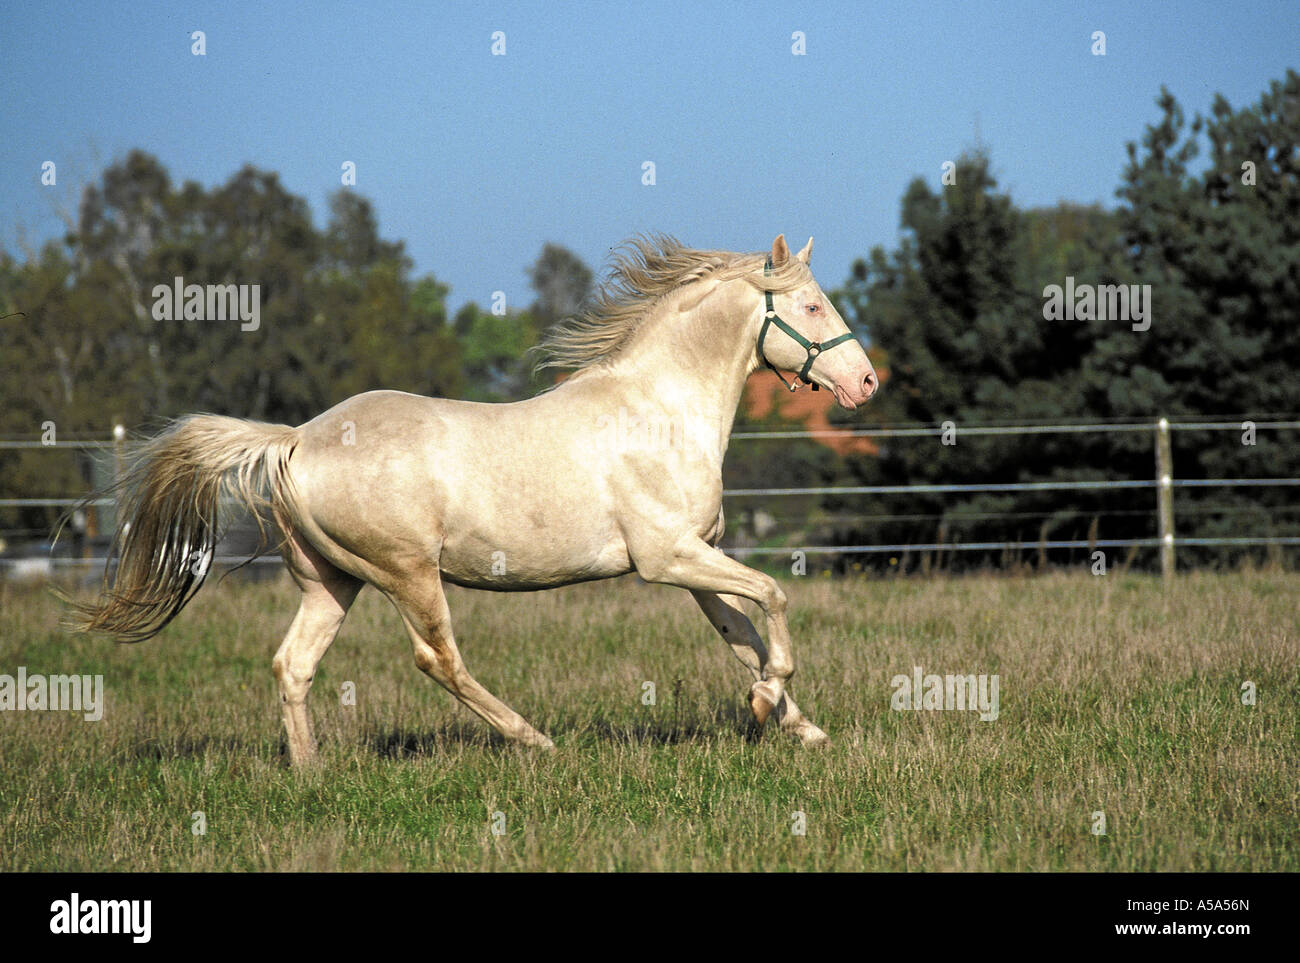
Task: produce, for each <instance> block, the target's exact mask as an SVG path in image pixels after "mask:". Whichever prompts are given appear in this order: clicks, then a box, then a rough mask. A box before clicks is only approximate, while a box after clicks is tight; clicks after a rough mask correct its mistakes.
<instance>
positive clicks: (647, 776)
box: [0, 572, 1300, 871]
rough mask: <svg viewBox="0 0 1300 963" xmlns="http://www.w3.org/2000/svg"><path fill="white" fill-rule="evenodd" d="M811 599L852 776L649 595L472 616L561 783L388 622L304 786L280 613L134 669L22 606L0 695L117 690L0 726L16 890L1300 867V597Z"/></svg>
mask: <svg viewBox="0 0 1300 963" xmlns="http://www.w3.org/2000/svg"><path fill="white" fill-rule="evenodd" d="M786 590H787V592H788V594H789V596H790V601H791V609H790V619H791V630H792V633H793V635H794V639H795V646H796V648H795V653H796V658H797V660H798V666H799V671H798V674H797V676H796V678H795V680H794V682H793V684H792V688H791V691H792V692H793V693H794V694H795V696H796V698H797V699H798V701H799V703H800V705H801V706H802V707H803V709H804V710H805V712H806V713H807V714H808V716H809V717H810V718H811V719H812V720H813V721H814V722H816V723H817V724H818V725H820V726H821V727H822V728H823V729H825V730H826V731H827V732H828V733H829V734H830V736H831V738H832V739H833V740H834V745H833V746H832V747H830V748H829V749H822V750H806V749H803V748H802V747H801V746H799V745H798V743H797V742H795V741H794V740H793V739H790V738H788V737H786V736H784V735H783V734H781V733H780V732H778V731H776V730H775V729H771V728H770V729H769V731H767V732H765V733H762V734H761V736H760V734H758V733H757V732H756V731H755V730H754V728H753V726H752V724H751V722H750V720H749V715H748V711H747V709H746V708H745V702H744V696H745V693H746V691H747V689H748V678H747V675H746V674H745V673H744V670H743V669H742V668H741V666H740V665H739V664H738V663H737V662H735V661H734V659H733V657H732V656H731V654H730V651H729V650H728V649H726V648H725V647H724V646H723V645H722V643H721V641H720V640H719V639H718V638H717V637H716V636H715V635H714V634H713V632H712V630H711V629H709V627H708V625H707V623H706V622H705V621H704V618H703V616H702V615H701V614H700V613H699V611H698V610H697V609H696V608H695V606H694V603H693V602H692V601H691V600H690V598H689V596H688V595H686V593H684V592H682V591H681V590H677V589H670V588H665V587H659V586H646V585H642V584H639V583H638V582H637V581H636V580H634V579H624V580H620V581H617V582H608V583H602V584H593V585H584V586H575V587H572V588H568V589H562V590H559V591H555V592H548V593H540V594H535V595H534V594H520V595H493V594H489V593H479V592H469V591H463V590H455V589H453V590H451V604H452V612H453V616H454V618H455V619H456V627H457V633H458V641H459V644H460V646H461V651H462V653H463V654H464V655H465V658H466V661H467V663H468V665H469V668H470V671H471V672H473V673H474V674H475V676H476V677H477V678H478V679H479V681H481V682H482V683H483V684H484V685H486V686H487V688H488V689H489V690H491V691H492V692H494V693H495V694H497V695H498V696H500V697H501V698H503V699H504V700H505V701H506V702H508V703H509V704H510V705H512V706H513V707H514V708H515V709H517V710H518V711H519V712H521V713H522V714H523V715H524V716H525V717H526V718H527V719H528V720H529V721H530V722H532V723H533V724H534V725H536V726H538V727H539V728H540V729H541V730H542V731H543V732H546V733H547V734H548V735H550V736H551V737H552V738H553V739H554V740H555V742H556V744H557V747H558V748H557V751H556V752H555V753H553V754H545V753H539V752H536V751H529V750H519V749H515V748H513V747H509V746H506V745H503V744H502V743H501V741H500V740H499V739H498V738H497V737H496V736H495V734H493V733H491V732H490V730H489V729H488V728H487V727H486V726H485V725H484V724H483V723H481V722H480V721H479V720H478V718H477V717H475V716H473V715H472V714H471V713H470V712H469V711H468V710H465V709H463V708H461V707H460V706H459V704H458V703H456V702H455V701H454V700H453V699H452V698H451V697H450V696H448V695H447V694H446V693H445V692H443V691H442V690H441V689H439V688H438V687H437V686H435V685H434V684H433V683H432V682H430V681H429V680H428V679H426V678H425V677H424V676H423V675H422V674H420V673H419V671H418V670H416V668H415V666H414V662H413V660H412V657H411V652H410V646H409V643H408V642H407V640H406V636H405V634H404V632H403V630H402V629H401V626H400V623H399V621H398V619H397V616H396V614H395V613H394V612H393V610H392V608H391V606H390V605H389V604H388V603H387V601H386V600H385V599H383V598H382V597H381V596H379V595H378V594H377V593H375V592H374V591H373V590H367V591H366V592H364V593H363V594H362V597H361V599H360V600H359V601H358V603H357V605H356V606H355V607H354V609H353V611H352V614H351V615H350V616H349V619H348V622H347V624H346V625H345V627H344V629H343V632H342V634H341V635H340V637H339V640H338V641H337V642H336V643H335V645H334V647H333V649H332V650H331V651H330V652H329V654H328V655H327V656H326V658H325V661H324V662H323V663H322V667H321V671H320V672H319V674H318V676H317V678H316V683H315V686H314V688H313V691H312V695H311V699H310V702H309V705H310V707H311V710H312V714H313V718H314V720H315V723H316V731H317V736H318V738H319V740H320V742H321V765H320V766H318V767H317V768H315V769H313V770H309V771H306V772H291V771H289V770H288V769H287V768H286V767H285V763H284V757H283V736H282V731H281V723H280V715H279V705H278V697H277V695H276V690H275V685H274V680H273V678H272V675H271V670H270V661H271V655H272V653H273V652H274V650H275V647H276V646H277V645H278V643H279V639H280V637H281V636H282V634H283V633H284V631H285V629H286V628H287V626H288V623H289V620H290V618H291V617H292V614H293V611H294V608H295V605H296V599H295V595H296V593H295V590H294V589H293V587H292V586H291V585H290V584H289V583H287V581H286V582H276V583H273V584H260V585H255V584H249V583H246V582H243V583H241V582H238V581H236V579H235V578H231V579H229V580H227V581H225V582H222V583H220V584H216V585H210V586H209V587H208V588H206V589H205V590H204V592H203V593H202V594H200V596H199V597H198V599H197V600H196V601H195V602H194V603H193V604H192V605H191V607H190V608H189V609H187V610H186V612H185V613H184V614H183V615H182V616H181V617H180V618H179V619H178V620H177V621H176V622H175V623H173V624H172V626H170V627H169V628H168V629H167V630H166V631H165V632H164V633H163V634H162V636H160V637H159V638H157V639H154V640H152V641H150V642H147V643H144V644H141V645H136V646H117V645H114V644H112V643H110V642H107V641H104V640H102V639H96V638H87V637H80V636H72V635H69V634H67V633H65V632H63V631H61V630H60V629H59V627H58V618H59V616H60V608H59V606H58V604H57V603H56V602H55V600H54V599H52V598H51V597H50V596H49V595H48V594H47V593H45V592H44V591H41V590H18V589H14V588H0V673H8V674H10V675H12V674H14V673H15V672H16V670H17V667H18V666H19V665H25V666H26V667H27V670H28V672H29V673H35V672H41V673H46V674H54V673H59V672H77V673H88V674H96V673H102V674H103V676H104V679H105V687H106V690H107V709H106V713H105V717H104V719H103V721H101V722H98V723H88V722H84V721H82V720H81V718H80V716H79V715H74V714H73V713H55V712H44V713H42V712H21V713H19V712H0V870H6V871H12V870H19V871H23V870H62V871H71V870H335V869H341V870H407V869H417V870H723V871H726V870H920V869H926V870H1101V871H1110V870H1292V871H1294V870H1296V869H1300V860H1297V856H1296V854H1297V834H1296V829H1297V813H1300V764H1298V756H1300V749H1298V747H1300V731H1298V730H1300V700H1298V699H1297V694H1298V689H1300V686H1298V678H1297V673H1298V671H1300V670H1298V668H1297V667H1298V666H1300V659H1297V655H1298V654H1300V653H1298V651H1297V650H1298V648H1300V646H1298V644H1297V638H1298V635H1300V633H1298V631H1297V618H1298V616H1297V611H1298V610H1297V605H1296V598H1297V593H1298V591H1300V576H1298V575H1295V574H1288V573H1284V572H1262V573H1260V572H1247V573H1240V574H1230V575H1229V574H1225V575H1212V574H1193V575H1186V576H1182V577H1180V579H1179V580H1178V582H1177V583H1176V584H1175V585H1174V586H1173V587H1172V589H1171V590H1169V591H1168V592H1166V591H1164V590H1163V589H1162V588H1161V586H1160V583H1159V582H1158V580H1154V579H1150V578H1146V577H1130V576H1124V575H1110V576H1105V577H1099V578H1093V577H1092V576H1089V575H1077V576H1076V575H1063V574H1057V575H1048V576H1043V577H1039V578H1030V579H1025V578H1014V579H1012V578H995V577H969V578H961V579H953V580H934V581H927V580H889V581H876V580H873V581H867V580H844V581H838V580H832V579H821V578H812V577H808V578H803V579H791V580H790V581H789V583H788V584H787V585H786ZM913 665H921V666H923V667H924V668H925V670H926V671H927V672H937V673H950V672H951V673H998V674H999V676H1000V679H1001V715H1000V717H999V718H998V719H997V721H994V722H981V721H979V720H978V719H977V717H976V715H975V714H974V713H971V712H895V711H892V710H891V709H890V696H891V694H892V691H893V690H892V689H891V687H890V685H889V680H890V679H891V677H892V676H894V675H895V674H898V673H910V672H911V667H912V666H913ZM679 680H680V681H679ZM1246 680H1249V681H1252V682H1254V683H1255V684H1256V685H1257V686H1258V704H1257V705H1255V706H1253V707H1247V706H1243V705H1242V704H1241V699H1240V687H1241V684H1242V683H1243V682H1244V681H1246ZM344 681H352V682H355V683H356V687H357V695H358V700H357V702H358V704H357V705H356V706H355V707H348V706H343V705H341V704H340V698H339V691H340V686H341V685H342V683H343V682H344ZM644 681H654V682H655V683H656V686H657V695H658V702H657V705H655V706H645V705H643V704H642V701H641V693H642V688H641V686H642V683H643V682H644ZM1097 810H1100V811H1103V812H1104V813H1105V814H1106V820H1107V834H1106V835H1105V836H1095V835H1093V834H1092V833H1090V832H1089V826H1090V820H1091V815H1092V813H1093V812H1094V811H1097ZM196 811H202V812H203V813H204V814H205V816H206V820H207V833H206V834H205V835H203V836H195V835H193V834H192V832H191V814H192V813H194V812H196ZM795 811H802V812H804V813H805V814H806V819H807V831H806V835H802V836H799V835H795V834H794V833H792V832H791V827H792V813H794V812H795ZM494 812H500V813H503V814H504V818H505V834H504V835H501V836H496V835H493V833H492V832H491V828H492V824H491V814H492V813H494Z"/></svg>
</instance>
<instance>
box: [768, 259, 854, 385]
mask: <svg viewBox="0 0 1300 963" xmlns="http://www.w3.org/2000/svg"><path fill="white" fill-rule="evenodd" d="M771 273H772V259H771V258H770V257H769V258H768V259H767V261H766V262H765V263H764V264H763V276H764V277H767V276H769V275H771ZM763 296H764V297H765V298H766V299H767V312H766V314H764V315H763V330H761V331H760V332H759V333H758V356H759V357H760V358H762V359H763V364H765V365H767V366H768V367H769V368H771V369H772V371H773V373H775V374H776V376H777V377H778V378H780V379H781V384H783V385H785V386H786V387H787V388H789V389H790V390H791V391H794V390H796V389H795V386H794V385H792V384H790V382H788V381H786V380H785V377H784V376H783V375H782V374H781V372H780V371H777V369H776V365H774V364H772V362H770V361H768V360H767V355H765V354H764V353H763V339H764V338H766V337H767V329H768V327H769V326H771V325H772V324H775V325H776V326H777V327H778V328H780V329H781V330H782V331H784V332H785V333H786V334H788V335H789V336H790V337H791V338H793V339H794V341H795V343H796V344H798V345H799V347H801V348H803V349H804V351H806V352H807V353H808V358H807V360H806V361H804V363H803V368H801V369H800V371H799V374H798V375H797V377H798V379H799V380H800V381H802V382H803V383H804V384H809V385H812V390H813V391H817V390H818V388H819V387H820V385H818V384H817V382H815V381H812V380H810V379H809V377H808V374H809V372H811V371H812V366H813V362H814V361H816V360H817V358H818V357H820V356H821V354H822V353H823V352H825V351H829V350H830V349H831V348H834V347H836V346H837V345H841V344H843V343H844V342H845V341H852V340H853V332H852V331H845V332H844V333H843V334H841V335H839V336H838V337H835V338H831V339H830V340H829V341H827V342H825V343H824V344H823V343H822V342H820V341H809V340H808V339H807V338H805V337H804V336H803V335H802V334H800V333H799V332H798V331H796V330H795V329H794V328H792V327H790V325H788V324H786V323H785V321H784V320H782V319H781V316H780V315H779V314H777V313H776V308H775V307H773V305H772V292H771V291H764V292H763Z"/></svg>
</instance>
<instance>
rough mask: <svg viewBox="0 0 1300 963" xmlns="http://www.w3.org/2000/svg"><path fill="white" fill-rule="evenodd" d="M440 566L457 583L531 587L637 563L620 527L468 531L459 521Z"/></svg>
mask: <svg viewBox="0 0 1300 963" xmlns="http://www.w3.org/2000/svg"><path fill="white" fill-rule="evenodd" d="M494 536H495V537H494ZM440 567H441V569H442V575H443V578H445V579H446V580H447V581H449V582H453V583H455V584H456V585H465V586H468V587H470V588H485V589H495V590H497V591H525V590H529V589H543V588H554V587H556V586H559V585H569V584H571V583H573V582H588V581H591V580H593V579H602V578H612V577H614V576H617V575H623V574H626V573H627V572H630V571H631V570H632V562H631V559H630V558H629V557H628V552H627V545H626V544H625V543H624V542H623V540H622V538H620V537H618V535H617V534H616V533H614V532H609V533H607V534H600V533H596V532H574V531H571V530H570V531H567V532H566V531H549V532H548V531H545V530H540V531H533V532H529V531H522V532H520V531H514V532H509V531H497V532H485V531H482V530H479V531H475V532H470V533H463V532H457V531H456V530H455V528H454V526H453V527H451V528H449V529H448V531H447V534H446V536H445V538H444V541H443V544H442V554H441V557H440Z"/></svg>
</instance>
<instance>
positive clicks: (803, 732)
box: [795, 723, 831, 748]
mask: <svg viewBox="0 0 1300 963" xmlns="http://www.w3.org/2000/svg"><path fill="white" fill-rule="evenodd" d="M795 735H796V736H798V737H799V741H800V742H801V743H803V744H804V745H805V746H808V747H809V748H813V747H817V748H821V747H823V746H829V745H830V744H831V737H830V736H828V735H826V733H824V732H822V731H821V730H820V729H818V728H817V727H816V726H814V725H813V724H812V723H809V724H808V725H807V727H804V728H800V729H798V730H797V731H796V732H795Z"/></svg>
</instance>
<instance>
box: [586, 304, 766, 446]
mask: <svg viewBox="0 0 1300 963" xmlns="http://www.w3.org/2000/svg"><path fill="white" fill-rule="evenodd" d="M701 283H705V284H707V283H710V282H708V281H705V282H701ZM693 287H694V286H691V287H688V288H685V289H683V290H682V291H680V292H678V293H676V294H675V295H673V296H671V297H669V298H666V299H665V300H664V302H663V304H662V305H661V306H660V307H658V308H657V309H656V310H655V312H654V313H653V314H652V315H651V316H650V317H648V318H646V319H645V321H643V322H642V325H641V329H640V330H639V331H638V332H637V333H636V335H635V338H634V340H633V341H632V343H630V344H628V345H627V346H626V347H625V348H624V349H623V351H621V352H620V353H619V356H618V357H617V358H616V359H615V360H614V362H613V364H611V365H610V366H609V368H608V369H607V370H608V372H609V375H610V376H611V377H612V378H614V379H615V380H616V381H617V382H619V383H620V384H621V385H622V386H623V387H624V392H625V393H631V394H635V396H636V397H638V398H639V399H644V401H643V402H640V403H642V404H645V405H652V406H654V407H656V408H658V409H660V410H661V411H662V412H663V413H664V414H665V415H667V416H669V417H674V418H681V419H683V420H684V421H685V422H686V423H688V424H689V423H691V422H696V423H697V424H699V425H701V426H704V427H705V428H706V432H705V433H706V434H708V435H710V436H712V435H715V434H716V437H717V443H718V446H719V447H718V454H719V455H721V453H722V452H723V451H725V449H726V446H727V439H728V437H729V436H730V434H731V426H732V423H733V422H734V421H735V418H736V408H737V407H738V405H739V404H740V397H741V394H742V393H743V392H744V390H745V380H746V379H747V378H748V377H749V375H750V373H751V372H753V371H754V369H755V367H757V364H758V362H757V360H756V359H757V354H756V351H755V347H754V337H753V336H752V335H753V332H751V331H750V328H751V327H753V325H752V324H751V323H750V322H751V320H755V319H756V318H757V315H758V313H759V309H760V307H761V303H762V302H761V295H759V294H758V293H757V292H756V291H755V289H754V288H752V287H751V286H750V285H748V284H747V283H745V282H744V281H743V280H739V279H734V280H730V281H724V282H720V283H715V287H714V290H713V291H711V292H708V293H707V294H706V295H705V296H704V297H703V298H702V299H701V298H700V292H699V291H698V289H696V290H692V288H693Z"/></svg>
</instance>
